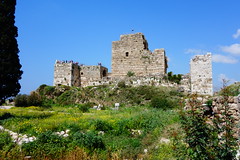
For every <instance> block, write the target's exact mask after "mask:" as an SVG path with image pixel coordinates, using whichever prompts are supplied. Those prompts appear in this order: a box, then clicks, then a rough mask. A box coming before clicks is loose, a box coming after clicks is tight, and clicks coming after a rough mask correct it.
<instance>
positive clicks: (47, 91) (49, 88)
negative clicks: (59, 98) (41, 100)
mask: <svg viewBox="0 0 240 160" xmlns="http://www.w3.org/2000/svg"><path fill="white" fill-rule="evenodd" d="M54 91H55V87H54V86H45V87H44V94H45V95H52V94H53V92H54Z"/></svg>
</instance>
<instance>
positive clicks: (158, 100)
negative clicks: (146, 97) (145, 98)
mask: <svg viewBox="0 0 240 160" xmlns="http://www.w3.org/2000/svg"><path fill="white" fill-rule="evenodd" d="M150 106H151V107H153V108H161V109H168V108H172V106H171V103H170V102H169V100H168V99H167V98H166V97H163V96H155V97H153V98H152V99H151V102H150Z"/></svg>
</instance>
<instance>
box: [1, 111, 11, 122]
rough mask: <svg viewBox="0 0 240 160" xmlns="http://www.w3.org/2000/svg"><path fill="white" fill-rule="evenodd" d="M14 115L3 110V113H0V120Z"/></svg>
mask: <svg viewBox="0 0 240 160" xmlns="http://www.w3.org/2000/svg"><path fill="white" fill-rule="evenodd" d="M11 117H14V116H13V115H12V114H11V113H8V112H4V113H3V114H1V115H0V120H4V119H8V118H11Z"/></svg>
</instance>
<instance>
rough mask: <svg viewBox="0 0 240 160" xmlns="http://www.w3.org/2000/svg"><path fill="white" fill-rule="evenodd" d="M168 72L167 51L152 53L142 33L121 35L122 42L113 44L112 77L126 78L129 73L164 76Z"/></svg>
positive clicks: (158, 50)
mask: <svg viewBox="0 0 240 160" xmlns="http://www.w3.org/2000/svg"><path fill="white" fill-rule="evenodd" d="M166 70H167V58H166V55H165V50H164V49H156V50H155V51H154V52H153V53H152V52H151V51H150V50H149V49H148V43H147V40H146V39H145V37H144V35H143V34H142V33H136V34H128V35H121V37H120V41H114V42H112V75H111V76H112V77H125V76H127V73H128V72H133V73H134V75H135V76H150V75H163V74H165V73H166Z"/></svg>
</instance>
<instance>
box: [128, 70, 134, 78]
mask: <svg viewBox="0 0 240 160" xmlns="http://www.w3.org/2000/svg"><path fill="white" fill-rule="evenodd" d="M134 75H135V73H134V72H132V71H128V73H127V76H128V77H132V76H134Z"/></svg>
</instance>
